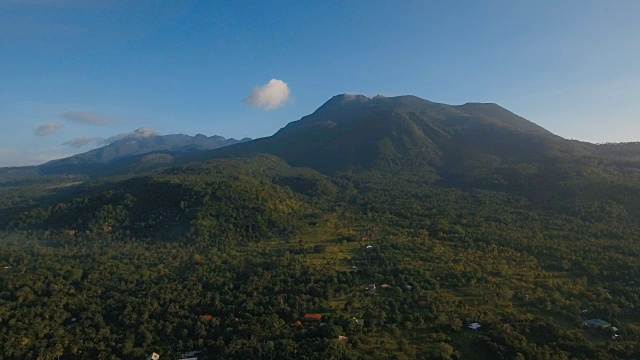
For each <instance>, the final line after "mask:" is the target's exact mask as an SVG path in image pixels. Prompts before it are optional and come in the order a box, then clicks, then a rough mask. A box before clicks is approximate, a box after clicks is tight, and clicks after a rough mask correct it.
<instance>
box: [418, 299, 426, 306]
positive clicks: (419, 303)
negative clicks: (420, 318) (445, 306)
mask: <svg viewBox="0 0 640 360" xmlns="http://www.w3.org/2000/svg"><path fill="white" fill-rule="evenodd" d="M427 304H428V302H427V300H418V302H417V305H418V307H425V306H427Z"/></svg>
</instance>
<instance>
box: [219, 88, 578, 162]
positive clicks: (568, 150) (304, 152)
mask: <svg viewBox="0 0 640 360" xmlns="http://www.w3.org/2000/svg"><path fill="white" fill-rule="evenodd" d="M589 151H590V150H589V149H588V147H586V146H584V145H583V144H581V143H579V142H575V141H569V140H566V139H563V138H561V137H559V136H556V135H554V134H552V133H550V132H549V131H547V130H545V129H543V128H542V127H540V126H538V125H536V124H534V123H532V122H530V121H528V120H526V119H524V118H522V117H520V116H518V115H516V114H513V113H512V112H510V111H508V110H506V109H504V108H502V107H500V106H498V105H496V104H483V103H467V104H464V105H460V106H453V105H446V104H440V103H435V102H431V101H428V100H424V99H421V98H418V97H415V96H398V97H382V96H376V97H374V98H368V97H365V96H363V95H338V96H335V97H333V98H332V99H330V100H329V101H327V102H326V103H325V104H324V105H322V106H321V107H320V108H318V109H317V110H316V111H315V112H314V113H312V114H311V115H308V116H305V117H303V118H302V119H300V120H298V121H294V122H292V123H290V124H288V125H287V126H285V127H284V128H282V129H281V130H280V131H278V132H277V133H276V134H274V135H273V136H270V137H267V138H262V139H258V140H255V141H252V142H248V143H245V144H240V145H235V146H230V147H227V148H225V149H221V150H219V151H214V152H210V153H209V154H211V155H214V156H217V155H218V154H220V155H246V154H251V153H260V152H263V153H269V154H274V155H276V156H279V157H282V158H283V159H285V160H286V161H287V162H289V163H290V164H291V165H294V166H304V167H311V168H313V169H316V170H319V171H321V172H323V173H327V174H335V173H340V172H345V171H353V170H358V169H360V170H367V169H372V168H378V169H380V168H384V167H392V168H394V169H401V168H404V169H408V168H409V167H412V168H415V167H422V168H431V169H432V170H433V171H435V172H441V173H442V171H443V170H445V169H450V168H452V167H455V166H456V165H457V164H459V163H460V162H462V161H463V160H464V158H465V157H469V156H471V157H481V158H483V157H487V156H489V157H498V158H500V159H502V160H506V161H509V160H526V159H533V158H540V157H549V156H560V155H585V154H588V153H589Z"/></svg>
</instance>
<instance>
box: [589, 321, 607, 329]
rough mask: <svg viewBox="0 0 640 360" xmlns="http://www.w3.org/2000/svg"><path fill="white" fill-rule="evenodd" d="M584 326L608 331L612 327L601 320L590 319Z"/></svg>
mask: <svg viewBox="0 0 640 360" xmlns="http://www.w3.org/2000/svg"><path fill="white" fill-rule="evenodd" d="M584 324H585V325H587V326H591V327H596V328H601V329H606V328H610V327H611V324H609V323H608V322H606V321H604V320H601V319H590V320H587V321H585V322H584Z"/></svg>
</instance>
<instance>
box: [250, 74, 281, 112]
mask: <svg viewBox="0 0 640 360" xmlns="http://www.w3.org/2000/svg"><path fill="white" fill-rule="evenodd" d="M290 99H291V90H290V89H289V85H287V83H286V82H284V81H282V80H278V79H271V80H269V82H268V83H267V84H265V85H263V86H256V87H255V88H254V89H253V90H252V91H251V93H250V94H249V96H247V98H246V99H244V102H245V103H246V104H249V105H251V106H255V107H261V108H264V109H265V110H267V111H269V110H275V109H277V108H279V107H281V106H283V105H284V104H286V103H287V101H289V100H290Z"/></svg>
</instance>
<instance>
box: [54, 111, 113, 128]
mask: <svg viewBox="0 0 640 360" xmlns="http://www.w3.org/2000/svg"><path fill="white" fill-rule="evenodd" d="M62 117H63V118H64V119H65V120H68V121H73V122H77V123H81V124H89V125H110V124H113V123H115V122H117V120H116V119H113V118H110V117H108V116H104V115H100V114H96V113H92V112H85V111H75V112H74V111H71V112H66V113H64V114H62Z"/></svg>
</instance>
